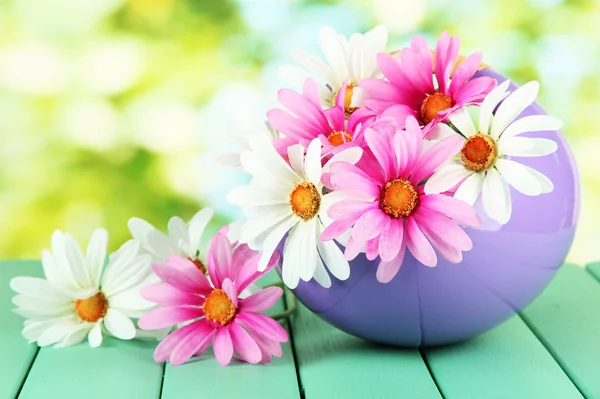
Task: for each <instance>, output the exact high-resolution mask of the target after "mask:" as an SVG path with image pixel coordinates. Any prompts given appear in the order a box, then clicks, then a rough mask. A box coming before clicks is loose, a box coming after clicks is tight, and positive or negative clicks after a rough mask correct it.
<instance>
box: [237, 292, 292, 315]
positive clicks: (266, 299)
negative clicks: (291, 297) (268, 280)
mask: <svg viewBox="0 0 600 399" xmlns="http://www.w3.org/2000/svg"><path fill="white" fill-rule="evenodd" d="M282 295H283V290H282V289H281V288H279V287H267V288H265V289H263V290H261V291H259V292H257V293H256V294H253V295H250V296H249V297H247V298H244V299H242V300H241V301H240V309H241V310H243V311H245V312H260V311H263V310H267V309H270V308H271V307H272V306H273V305H275V303H277V301H278V300H279V299H280V298H281V296H282Z"/></svg>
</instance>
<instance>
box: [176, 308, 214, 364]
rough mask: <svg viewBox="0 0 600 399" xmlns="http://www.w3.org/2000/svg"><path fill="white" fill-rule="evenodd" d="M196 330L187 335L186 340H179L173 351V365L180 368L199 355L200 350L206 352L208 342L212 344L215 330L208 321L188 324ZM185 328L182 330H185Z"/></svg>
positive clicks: (203, 320)
mask: <svg viewBox="0 0 600 399" xmlns="http://www.w3.org/2000/svg"><path fill="white" fill-rule="evenodd" d="M189 325H191V326H193V327H194V329H193V330H192V331H191V332H190V333H189V334H187V335H186V336H185V337H184V338H182V339H180V340H179V343H178V344H177V345H176V346H175V347H174V348H173V350H172V351H171V357H170V360H171V364H172V365H173V366H178V365H180V364H183V363H185V362H187V361H188V360H189V359H190V358H191V357H192V356H194V355H196V354H199V353H198V352H199V350H200V349H201V348H204V349H205V350H206V348H207V345H206V343H207V342H210V341H211V339H212V337H213V335H214V331H215V330H214V328H212V327H211V326H210V325H209V324H208V322H207V321H206V319H202V320H199V321H197V322H195V323H191V324H188V326H189ZM185 327H187V326H184V327H182V328H185Z"/></svg>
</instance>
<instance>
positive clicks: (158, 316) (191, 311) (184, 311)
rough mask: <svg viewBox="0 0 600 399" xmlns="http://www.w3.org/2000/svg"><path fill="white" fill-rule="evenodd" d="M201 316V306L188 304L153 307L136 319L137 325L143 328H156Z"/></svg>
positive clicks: (202, 312) (202, 313) (202, 314)
mask: <svg viewBox="0 0 600 399" xmlns="http://www.w3.org/2000/svg"><path fill="white" fill-rule="evenodd" d="M202 316H204V311H203V310H202V308H196V307H189V306H163V307H160V308H156V309H153V310H151V311H150V312H148V313H146V314H145V315H144V316H142V317H141V318H140V320H139V321H138V325H139V326H140V328H142V329H144V330H157V329H159V328H165V327H170V326H173V325H175V324H178V323H183V322H184V321H188V320H193V319H196V318H198V317H202Z"/></svg>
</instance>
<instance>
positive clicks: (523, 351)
mask: <svg viewBox="0 0 600 399" xmlns="http://www.w3.org/2000/svg"><path fill="white" fill-rule="evenodd" d="M424 352H425V357H426V359H427V362H428V364H429V367H430V369H431V371H432V373H433V375H434V376H435V380H436V382H437V384H438V387H439V388H440V390H441V392H442V394H443V395H444V396H445V397H447V398H465V399H468V398H477V399H479V398H489V399H494V398H498V399H504V398H515V399H516V398H523V399H528V398H581V397H582V396H581V394H580V393H579V391H578V390H577V388H576V387H575V385H573V383H572V382H571V380H570V379H569V377H568V376H567V375H566V374H565V373H564V372H563V371H562V369H561V368H560V366H559V365H558V364H557V363H556V361H555V360H554V359H553V358H552V355H550V354H549V353H548V351H547V350H546V349H545V348H544V346H543V345H542V343H540V342H539V341H538V339H537V338H536V337H535V335H534V334H533V333H532V332H531V330H529V328H528V327H527V325H525V323H524V322H523V321H522V320H521V319H520V318H519V317H513V318H511V319H509V320H508V321H507V322H505V323H503V324H501V325H500V326H498V327H496V328H494V329H492V330H490V331H488V332H486V333H484V334H482V335H480V336H478V337H476V338H473V339H471V340H468V341H465V342H463V343H460V344H456V345H449V346H444V347H438V348H429V349H425V350H424Z"/></svg>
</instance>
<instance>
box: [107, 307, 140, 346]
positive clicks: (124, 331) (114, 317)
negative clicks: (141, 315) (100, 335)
mask: <svg viewBox="0 0 600 399" xmlns="http://www.w3.org/2000/svg"><path fill="white" fill-rule="evenodd" d="M104 326H105V327H106V329H107V330H108V332H109V333H111V334H112V335H114V336H115V337H117V338H119V339H133V338H135V325H134V324H133V322H132V321H131V320H130V319H129V318H128V317H126V316H125V315H123V313H121V312H119V311H118V310H115V309H112V308H109V309H108V311H107V312H106V317H104Z"/></svg>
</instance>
